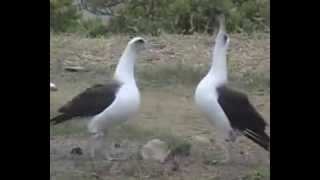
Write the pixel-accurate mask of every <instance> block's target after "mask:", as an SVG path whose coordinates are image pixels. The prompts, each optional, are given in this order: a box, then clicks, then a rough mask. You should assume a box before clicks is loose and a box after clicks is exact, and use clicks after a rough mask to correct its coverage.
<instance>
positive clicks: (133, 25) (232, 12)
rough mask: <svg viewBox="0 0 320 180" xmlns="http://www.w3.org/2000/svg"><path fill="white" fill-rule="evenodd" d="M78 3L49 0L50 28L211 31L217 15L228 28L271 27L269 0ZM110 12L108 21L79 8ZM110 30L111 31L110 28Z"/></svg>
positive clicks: (94, 33) (99, 32)
mask: <svg viewBox="0 0 320 180" xmlns="http://www.w3.org/2000/svg"><path fill="white" fill-rule="evenodd" d="M84 2H85V4H84V5H82V6H83V7H80V6H79V7H76V6H75V5H74V4H73V0H50V7H51V8H50V10H51V13H50V15H51V29H52V30H53V31H54V32H81V33H83V32H84V34H86V35H87V36H89V37H92V36H93V37H96V36H102V35H106V34H107V33H108V32H112V33H129V34H151V35H159V34H161V33H162V32H166V33H174V34H192V33H195V32H197V33H210V34H212V33H213V32H214V31H215V28H216V27H217V26H216V24H217V19H216V17H217V16H218V15H220V14H224V15H225V16H226V23H227V28H228V31H229V32H247V33H251V32H253V31H266V30H268V27H269V10H268V8H269V0H246V1H244V0H161V1H158V0H140V1H129V0H123V1H116V0H113V1H107V0H98V1H97V0H87V1H84ZM81 8H82V9H85V10H87V11H89V12H91V13H95V14H96V15H97V16H99V15H104V16H105V15H107V16H110V17H111V19H110V22H109V23H108V24H102V23H101V22H99V21H96V20H88V22H82V23H80V20H81V18H80V17H81V13H80V11H79V10H80V9H81ZM107 30H108V31H107Z"/></svg>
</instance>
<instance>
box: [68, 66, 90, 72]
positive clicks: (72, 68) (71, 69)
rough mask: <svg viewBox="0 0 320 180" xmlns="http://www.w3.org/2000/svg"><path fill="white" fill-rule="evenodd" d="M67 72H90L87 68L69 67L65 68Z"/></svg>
mask: <svg viewBox="0 0 320 180" xmlns="http://www.w3.org/2000/svg"><path fill="white" fill-rule="evenodd" d="M65 70H66V71H70V72H79V71H88V70H87V69H86V68H84V67H82V66H67V67H65Z"/></svg>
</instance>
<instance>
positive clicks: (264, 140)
mask: <svg viewBox="0 0 320 180" xmlns="http://www.w3.org/2000/svg"><path fill="white" fill-rule="evenodd" d="M244 135H245V136H246V137H247V138H249V139H251V140H252V141H253V142H255V143H256V144H258V145H259V146H261V147H262V148H264V149H265V150H266V151H270V137H269V136H268V135H267V134H266V133H265V132H262V133H258V134H257V133H255V132H253V131H250V130H246V131H244Z"/></svg>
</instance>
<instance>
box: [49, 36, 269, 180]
mask: <svg viewBox="0 0 320 180" xmlns="http://www.w3.org/2000/svg"><path fill="white" fill-rule="evenodd" d="M269 37H270V36H269V35H268V34H255V35H251V36H246V35H241V34H233V35H231V42H230V43H231V44H230V50H229V55H228V67H229V70H230V73H229V74H230V81H231V83H232V84H234V85H235V87H236V88H238V89H241V90H243V91H244V92H246V93H247V94H248V96H249V98H250V100H251V102H252V103H253V104H254V105H255V107H256V108H257V109H258V111H259V112H260V113H261V114H262V116H263V117H264V118H265V119H266V121H267V122H268V124H270V90H269V81H270V78H269V77H270V75H269V72H270V56H269V54H270V40H269ZM145 38H146V39H147V40H148V41H149V42H150V49H149V50H147V51H146V52H145V53H143V54H142V56H141V57H140V58H139V59H138V62H137V79H138V84H139V88H140V90H141V96H142V97H141V98H142V99H141V100H142V104H141V109H140V113H139V115H138V116H137V117H136V118H135V119H133V120H132V121H130V122H127V123H125V124H123V125H121V126H118V127H115V128H113V129H111V130H110V131H109V134H108V137H107V138H106V142H107V144H108V148H107V153H108V154H109V156H110V157H115V159H116V160H105V159H99V160H92V159H90V157H89V155H88V147H87V140H88V137H89V136H88V134H87V129H86V123H87V121H88V119H74V120H72V121H70V122H66V123H64V124H61V125H58V126H54V127H51V132H50V133H51V140H50V143H51V147H50V160H51V161H50V162H51V163H50V174H51V179H57V180H63V179H68V180H70V179H71V180H72V179H77V180H81V179H110V180H111V179H112V180H118V179H119V180H122V179H173V180H176V179H186V180H189V179H190V180H193V179H194V180H196V179H210V180H218V179H221V180H233V179H243V180H245V179H247V180H249V179H269V170H270V167H269V165H270V162H269V153H267V152H265V151H264V150H263V149H262V148H260V147H258V146H257V145H255V144H253V143H252V142H251V141H250V140H247V139H246V138H245V137H240V138H239V141H238V143H236V144H234V145H233V149H232V156H234V157H233V161H232V162H230V163H227V164H220V163H219V160H220V159H221V158H223V152H222V151H221V148H219V146H217V144H216V143H215V132H216V130H215V129H214V127H213V126H212V125H211V124H209V123H208V121H207V120H206V119H205V118H204V116H203V115H202V114H201V113H200V112H199V111H198V110H197V109H196V107H195V105H194V101H193V93H194V90H195V87H196V85H197V83H198V82H199V80H200V79H201V78H202V77H203V75H204V74H205V73H206V71H207V70H208V68H209V67H208V66H209V64H210V61H211V59H210V56H211V46H212V42H213V39H212V37H210V36H207V35H192V36H178V35H162V36H160V37H145ZM128 40H129V37H128V36H112V37H109V38H98V39H87V38H83V37H79V36H75V35H69V36H66V35H63V36H62V35H60V36H52V37H51V60H50V65H51V80H52V81H53V82H55V83H56V85H57V86H58V88H59V91H56V92H50V115H51V117H53V116H54V115H56V114H57V112H56V111H57V109H58V108H59V107H60V106H61V105H63V104H64V103H65V102H66V101H68V100H70V99H71V98H72V97H73V96H74V95H76V94H77V93H79V92H81V91H83V90H84V89H85V88H88V87H90V86H91V85H93V84H95V83H99V82H100V83H101V82H103V81H105V80H107V79H108V78H109V77H110V75H111V74H112V73H113V70H114V66H115V65H116V63H117V61H118V59H119V57H120V55H121V53H122V50H123V49H124V47H125V45H126V43H127V41H128ZM70 65H72V66H82V67H84V68H85V69H86V70H85V71H79V72H67V71H66V70H65V69H64V68H65V67H66V66H70ZM168 69H170V70H168ZM177 71H179V72H177ZM182 79H184V80H182ZM268 131H269V128H268ZM153 138H159V139H161V140H164V141H166V142H168V143H171V144H173V145H174V144H178V143H181V142H182V143H183V144H188V145H190V146H191V149H190V154H189V155H180V156H179V155H177V156H175V157H174V158H171V159H169V160H168V161H167V162H165V163H162V164H161V163H158V162H149V161H145V160H142V159H141V156H140V155H139V151H140V149H141V147H142V146H143V145H144V144H145V143H146V142H148V141H149V140H151V139H153ZM114 144H118V145H119V146H115V145H114ZM76 147H80V148H81V149H82V150H83V154H82V155H77V154H72V153H71V150H72V149H73V148H76Z"/></svg>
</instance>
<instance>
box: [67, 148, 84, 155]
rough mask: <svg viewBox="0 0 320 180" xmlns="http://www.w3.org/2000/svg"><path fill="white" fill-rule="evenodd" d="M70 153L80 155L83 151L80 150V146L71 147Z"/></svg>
mask: <svg viewBox="0 0 320 180" xmlns="http://www.w3.org/2000/svg"><path fill="white" fill-rule="evenodd" d="M70 154H74V155H79V156H80V155H82V154H83V152H82V149H81V148H80V147H76V148H73V149H72V150H71V152H70Z"/></svg>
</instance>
